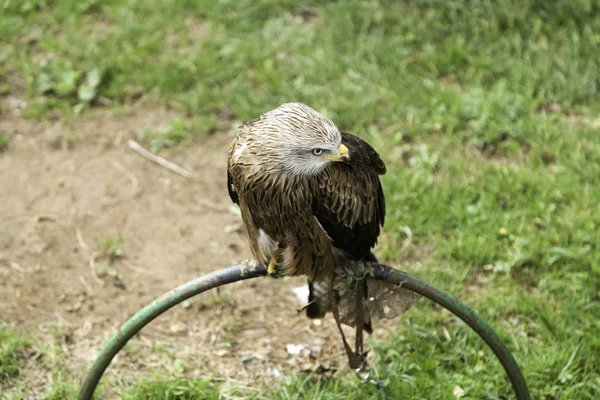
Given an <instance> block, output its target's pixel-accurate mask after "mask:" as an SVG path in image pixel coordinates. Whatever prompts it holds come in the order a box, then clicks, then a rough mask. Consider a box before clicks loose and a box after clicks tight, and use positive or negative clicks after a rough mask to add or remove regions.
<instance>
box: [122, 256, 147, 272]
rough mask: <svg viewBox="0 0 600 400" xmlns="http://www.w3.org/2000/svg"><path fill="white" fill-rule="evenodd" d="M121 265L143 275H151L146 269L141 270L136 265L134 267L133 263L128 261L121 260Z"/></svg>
mask: <svg viewBox="0 0 600 400" xmlns="http://www.w3.org/2000/svg"><path fill="white" fill-rule="evenodd" d="M121 263H122V264H123V265H124V266H125V267H127V268H128V269H130V270H132V271H134V272H137V273H140V274H143V275H150V272H148V271H146V270H145V269H144V268H140V267H136V266H135V265H133V264H132V263H130V262H129V261H127V260H121Z"/></svg>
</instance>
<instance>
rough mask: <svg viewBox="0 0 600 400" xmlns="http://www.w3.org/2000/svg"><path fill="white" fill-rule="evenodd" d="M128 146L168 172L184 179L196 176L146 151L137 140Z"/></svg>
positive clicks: (129, 142)
mask: <svg viewBox="0 0 600 400" xmlns="http://www.w3.org/2000/svg"><path fill="white" fill-rule="evenodd" d="M127 144H128V145H129V148H130V149H131V150H133V151H135V152H136V153H138V154H139V155H141V156H142V157H144V158H146V159H148V160H150V161H152V162H155V163H157V164H158V165H160V166H162V167H165V168H167V169H168V170H170V171H172V172H175V173H176V174H178V175H181V176H183V177H184V178H193V176H194V174H192V173H191V172H190V171H188V170H185V169H183V168H181V167H180V166H178V165H176V164H173V163H172V162H170V161H167V160H165V159H164V158H162V157H159V156H157V155H156V154H152V153H151V152H149V151H148V150H146V149H144V148H143V147H142V146H140V144H139V143H138V142H136V141H135V140H132V139H130V140H129V141H128V142H127Z"/></svg>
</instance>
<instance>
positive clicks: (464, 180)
mask: <svg viewBox="0 0 600 400" xmlns="http://www.w3.org/2000/svg"><path fill="white" fill-rule="evenodd" d="M598 32H600V6H599V5H598V2H597V1H595V0H591V1H590V0H573V1H554V2H548V1H543V0H501V1H496V2H480V1H473V0H456V1H452V2H448V1H441V0H411V1H386V0H381V1H368V2H365V1H363V0H349V1H343V2H325V3H324V2H318V1H294V0H238V1H236V2H229V1H219V2H215V1H212V0H210V1H203V0H197V1H179V0H164V1H160V2H158V1H155V2H152V1H146V0H129V1H127V2H121V1H114V0H85V1H67V0H65V1H55V0H26V1H11V0H8V1H4V3H3V4H2V5H1V6H0V218H1V220H2V229H0V393H2V396H3V397H4V398H7V399H10V400H14V399H20V398H40V399H46V400H50V399H64V398H74V397H75V396H76V393H77V390H78V386H79V384H80V382H81V378H82V377H83V376H84V375H85V372H86V368H87V367H88V366H89V365H90V363H91V362H92V360H93V358H94V356H95V355H96V354H97V353H98V351H99V350H100V349H101V348H102V345H103V343H104V342H105V341H106V340H107V339H108V338H109V337H110V335H111V333H113V332H115V331H116V329H118V327H119V325H120V324H122V323H123V322H124V321H125V320H126V318H127V316H130V315H132V313H134V312H135V311H136V310H138V309H139V308H140V307H142V306H143V305H144V304H146V303H147V302H149V301H150V300H151V299H153V298H155V297H156V296H159V295H160V294H162V293H164V292H165V291H167V290H169V289H171V288H173V287H175V286H177V285H178V284H181V283H183V282H186V281H188V280H190V279H192V278H195V277H197V276H199V275H202V274H204V273H206V272H207V271H210V270H212V269H215V268H220V267H224V266H227V265H230V264H233V263H236V262H239V261H242V260H245V259H247V258H248V257H249V256H250V255H249V252H248V247H247V244H246V241H245V239H244V237H243V234H242V232H240V220H239V217H238V214H237V212H236V209H235V207H231V203H230V201H229V199H228V195H227V191H226V187H225V176H224V167H225V157H226V155H225V149H226V147H227V144H228V142H229V141H230V140H231V138H232V135H233V134H234V133H235V129H236V127H237V126H238V125H239V124H240V123H241V122H243V121H246V120H249V119H253V118H256V117H257V116H259V115H260V114H261V113H264V112H266V111H268V110H270V109H273V108H275V107H276V106H278V105H279V104H281V103H283V102H286V101H301V102H304V103H306V104H308V105H310V106H311V107H313V108H315V109H317V110H319V111H321V112H323V113H325V114H326V115H327V116H328V117H330V118H331V119H332V120H333V121H334V122H335V123H336V124H337V125H338V127H340V129H342V130H346V131H350V132H353V133H355V134H357V135H359V136H360V137H362V138H364V139H366V140H367V141H368V142H369V143H371V144H372V145H373V147H374V148H375V149H377V151H378V152H379V153H380V154H381V156H382V158H383V159H384V160H385V162H386V166H387V171H388V172H387V174H386V175H385V176H383V177H382V185H383V188H384V192H385V195H386V204H387V211H388V212H387V215H386V224H385V226H384V228H383V232H382V235H381V237H380V241H379V244H378V246H377V248H376V249H375V252H376V254H377V256H378V258H379V259H380V260H382V261H383V262H385V263H386V264H389V265H393V266H395V267H397V268H400V269H404V270H407V271H409V272H410V273H411V274H413V275H415V276H418V277H420V278H422V279H424V280H426V281H429V282H431V283H433V284H434V285H436V286H438V287H441V288H443V289H445V290H447V291H449V292H450V293H452V294H453V295H456V296H458V297H459V298H460V299H462V300H463V301H464V302H466V303H467V304H468V305H469V306H471V307H472V308H473V309H474V310H475V311H477V312H478V313H479V314H480V315H482V317H483V318H484V319H486V320H487V321H488V322H489V323H490V324H491V325H492V326H493V328H494V329H495V330H496V331H497V332H498V334H499V335H500V337H501V338H502V339H503V341H504V342H505V343H507V345H508V346H509V349H510V351H511V352H512V353H513V354H514V356H515V358H516V360H517V361H518V362H519V365H520V366H521V368H522V370H523V372H524V375H525V377H526V379H527V383H528V385H529V387H530V391H531V393H532V397H533V398H536V399H538V398H539V399H552V400H558V399H561V400H562V399H590V400H591V399H596V398H598V397H599V393H600V337H599V336H598V334H597V332H598V330H600V245H599V244H598V232H600V213H599V212H598V204H599V203H600V185H599V184H598V176H600V140H598V138H599V137H600V136H599V135H600V97H599V95H598V87H599V86H600V78H599V76H600V74H599V71H600V37H599V36H598ZM130 139H132V140H135V141H137V142H138V143H139V144H140V145H141V146H143V147H144V148H146V149H149V150H150V151H151V152H153V153H155V154H157V155H159V156H161V157H164V158H165V159H167V160H170V161H172V162H174V163H176V164H177V165H179V166H181V167H183V168H186V169H188V170H190V171H192V173H193V177H192V178H186V177H184V176H181V175H179V174H176V173H173V172H171V171H169V170H167V169H165V168H164V167H162V166H159V165H156V164H154V163H152V162H150V161H148V160H146V159H145V158H143V157H142V156H140V155H139V154H138V153H136V152H134V151H133V150H132V149H131V148H130V147H129V145H128V140H130ZM303 284H304V282H303V280H302V279H299V278H298V279H293V280H292V279H290V280H277V281H275V280H269V279H257V280H255V281H252V282H245V283H241V284H237V285H232V286H230V287H227V288H223V289H222V290H221V291H219V292H217V291H214V292H213V293H206V294H205V295H204V296H200V297H199V298H197V299H193V300H191V301H190V302H188V303H186V304H184V305H182V306H178V307H176V308H175V309H173V310H170V311H169V312H167V313H166V314H165V315H163V316H162V317H160V318H159V319H158V320H156V321H154V322H153V323H152V324H150V325H149V326H148V327H147V328H146V329H144V331H143V332H142V334H141V335H139V336H136V337H135V338H134V339H133V340H132V343H131V344H130V345H128V346H127V347H126V348H125V349H124V350H123V352H121V353H120V354H119V355H118V356H117V358H116V360H115V362H114V364H112V365H111V366H110V367H109V369H108V372H107V376H106V379H105V380H103V384H102V387H101V388H100V398H123V399H128V400H141V399H172V398H181V399H195V398H206V399H211V400H213V399H218V398H249V399H261V400H262V399H271V398H275V399H281V400H291V399H295V400H297V399H317V400H334V399H335V400H338V399H349V398H366V399H383V398H387V399H396V398H406V399H508V398H513V397H512V396H513V394H512V390H511V388H510V386H509V384H508V381H507V379H506V375H505V373H504V371H503V370H502V368H501V366H500V365H499V363H498V361H497V360H496V358H495V357H493V355H492V353H491V352H490V350H489V349H488V348H487V346H486V345H485V344H484V343H483V342H482V341H481V340H479V338H478V337H477V336H476V335H475V334H474V333H473V332H471V331H470V330H469V329H467V328H466V327H465V326H464V324H462V323H461V322H460V321H459V320H457V319H456V318H455V317H453V316H452V315H450V314H449V313H447V312H445V311H443V310H442V309H441V308H440V307H438V306H436V305H433V304H432V303H431V302H428V301H420V302H419V303H417V304H416V305H415V306H414V307H413V308H412V309H411V310H409V311H408V312H407V313H406V314H404V315H403V316H402V317H400V318H396V319H394V320H389V321H384V322H382V323H378V324H377V325H376V329H377V330H376V333H375V335H373V337H372V339H374V340H372V341H370V343H369V347H370V348H372V349H373V351H372V352H371V353H370V356H369V361H370V370H369V372H370V375H369V379H368V380H366V382H365V381H364V379H361V377H357V376H355V374H354V373H353V372H352V371H350V370H349V369H348V368H347V367H346V362H345V360H344V357H343V354H342V349H341V343H340V341H339V337H338V335H337V333H336V332H335V329H334V326H333V322H332V320H331V318H330V317H328V318H326V319H325V320H323V322H322V324H321V325H315V324H314V323H312V322H311V321H309V320H307V319H306V318H305V317H304V315H302V314H298V313H297V312H296V309H297V308H298V307H299V306H300V305H301V302H299V301H298V299H297V298H296V294H295V293H294V292H292V289H295V288H297V287H301V286H302V285H303ZM301 344H306V345H308V349H310V350H313V354H312V356H311V354H310V350H299V349H300V348H301V347H297V346H295V345H301ZM288 345H292V346H288ZM298 351H300V353H299V354H298V355H295V354H294V353H296V352H298ZM334 366H335V367H337V371H334V370H333V368H332V367H334ZM225 377H232V379H226V378H225ZM233 378H235V379H233ZM362 378H364V377H362Z"/></svg>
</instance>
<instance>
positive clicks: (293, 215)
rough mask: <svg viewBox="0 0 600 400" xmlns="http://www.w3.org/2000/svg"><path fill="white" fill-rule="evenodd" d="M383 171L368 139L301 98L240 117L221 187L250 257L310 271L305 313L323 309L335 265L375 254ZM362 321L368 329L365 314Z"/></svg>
mask: <svg viewBox="0 0 600 400" xmlns="http://www.w3.org/2000/svg"><path fill="white" fill-rule="evenodd" d="M385 172H386V167H385V164H384V162H383V161H382V160H381V158H380V156H379V155H378V154H377V152H376V151H375V150H374V149H373V148H372V147H371V146H370V145H369V144H368V143H367V142H365V141H364V140H362V139H360V138H359V137H357V136H354V135H352V134H350V133H345V132H344V133H342V132H339V130H338V129H337V127H336V126H335V125H334V124H333V122H331V121H330V120H329V119H327V118H326V117H325V116H323V115H322V114H320V113H318V112H316V111H314V110H312V109H311V108H309V107H308V106H305V105H303V104H300V103H288V104H283V105H282V106H280V107H279V108H277V109H275V110H273V111H271V112H269V113H266V114H264V115H262V116H261V117H260V118H258V119H255V120H252V121H249V122H247V123H245V124H244V125H242V126H241V127H240V129H239V132H238V135H237V136H236V138H235V139H234V140H233V142H232V144H231V147H230V150H229V161H228V174H227V187H228V190H229V195H230V197H231V200H232V201H233V202H234V203H236V204H239V206H240V210H241V214H242V218H243V221H244V225H245V227H246V230H247V233H248V238H249V241H250V247H251V249H252V253H253V256H254V258H255V259H256V260H257V261H258V262H259V263H265V265H266V264H268V263H270V262H271V261H274V263H275V264H276V265H278V266H279V267H280V272H281V273H282V274H284V275H306V276H307V277H308V279H309V285H310V288H311V295H310V297H311V298H310V300H311V301H312V303H311V304H309V306H308V308H307V314H308V315H309V316H310V317H313V318H317V317H322V316H323V315H324V314H325V312H326V311H327V309H328V304H329V302H328V296H326V295H325V294H326V293H327V292H328V290H329V286H328V285H329V284H330V281H331V278H332V277H333V274H334V270H335V269H336V267H338V266H340V265H341V263H343V262H347V261H358V260H369V261H372V260H374V256H373V255H372V254H371V249H372V248H373V246H374V245H375V244H376V242H377V237H378V235H379V233H380V229H381V227H382V226H383V224H384V219H385V199H384V195H383V190H382V187H381V183H380V180H379V175H383V174H385ZM365 292H366V286H365ZM364 323H365V328H366V329H368V330H370V322H369V321H368V319H367V318H365V321H364Z"/></svg>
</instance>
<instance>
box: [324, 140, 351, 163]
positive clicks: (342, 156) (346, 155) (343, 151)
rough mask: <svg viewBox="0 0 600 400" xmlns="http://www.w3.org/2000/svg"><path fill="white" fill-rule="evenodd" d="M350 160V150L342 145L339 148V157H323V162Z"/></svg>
mask: <svg viewBox="0 0 600 400" xmlns="http://www.w3.org/2000/svg"><path fill="white" fill-rule="evenodd" d="M349 159H350V152H349V151H348V148H347V147H346V146H344V145H343V144H341V143H340V147H338V155H337V156H333V157H323V160H327V161H337V162H344V161H348V160H349Z"/></svg>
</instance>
